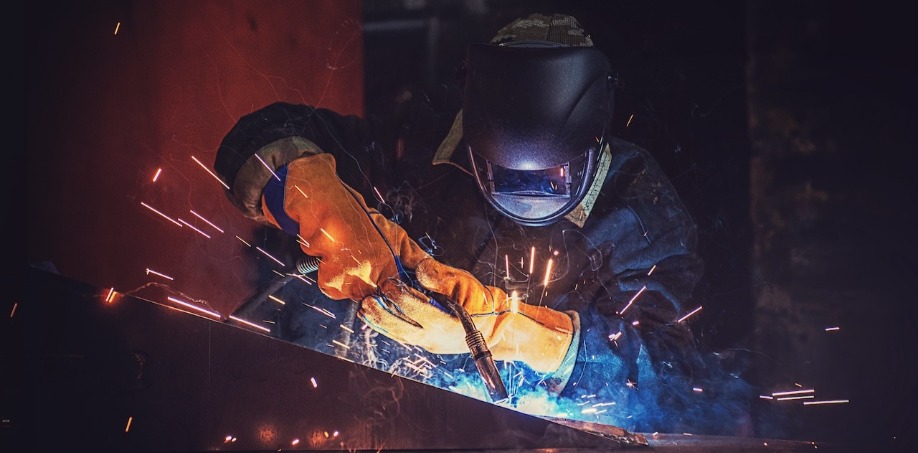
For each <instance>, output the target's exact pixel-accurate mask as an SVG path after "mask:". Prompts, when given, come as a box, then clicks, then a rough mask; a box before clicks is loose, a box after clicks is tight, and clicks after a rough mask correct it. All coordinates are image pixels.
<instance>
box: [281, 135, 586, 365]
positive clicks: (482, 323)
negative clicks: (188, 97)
mask: <svg viewBox="0 0 918 453" xmlns="http://www.w3.org/2000/svg"><path fill="white" fill-rule="evenodd" d="M263 202H264V200H263ZM283 211H284V212H283V215H286V216H287V217H289V219H285V223H286V222H287V220H292V221H293V222H296V224H298V230H299V234H298V240H299V242H300V246H301V248H302V250H303V252H305V253H306V254H307V255H310V256H314V257H317V258H319V266H318V267H319V269H318V277H317V279H316V280H317V282H318V285H319V288H320V289H321V290H322V292H323V293H325V294H326V295H327V296H328V297H330V298H332V299H336V300H341V299H351V300H355V301H361V309H360V316H361V318H362V319H363V320H364V321H365V322H367V324H368V325H370V326H371V327H372V328H374V329H375V330H377V331H379V332H380V333H382V334H384V335H386V336H389V337H390V338H393V339H395V340H398V341H401V342H403V343H406V344H413V345H417V346H420V347H422V348H424V349H426V350H428V351H430V352H433V353H438V354H459V353H468V352H469V349H468V345H467V344H466V341H465V335H466V332H465V331H464V329H463V327H462V324H461V322H460V321H459V319H458V318H457V316H456V315H455V314H453V313H451V312H450V311H448V310H444V309H443V308H442V307H438V306H436V305H434V304H432V303H431V302H430V300H431V299H430V298H429V296H427V295H425V294H424V293H422V292H421V291H420V290H419V289H418V288H416V287H413V286H411V285H410V284H409V283H411V282H406V281H405V280H404V279H403V278H402V277H404V276H403V275H400V274H399V270H400V269H399V267H398V265H397V264H396V261H395V257H396V256H398V257H399V258H400V260H401V264H402V265H403V266H404V268H405V269H414V271H415V278H416V283H417V284H420V286H421V287H423V289H425V290H427V291H432V292H436V293H439V294H442V295H445V296H447V297H450V298H451V300H453V301H455V302H456V303H457V304H459V305H461V306H463V307H464V308H465V309H466V311H467V312H468V313H469V314H470V315H471V316H472V319H473V320H474V322H475V325H476V326H477V328H478V330H479V331H480V332H481V334H482V335H483V337H484V339H485V341H486V343H487V345H488V348H489V349H490V350H491V353H492V355H493V357H494V359H495V360H506V361H522V362H525V363H526V364H527V365H528V366H529V367H530V368H532V369H533V370H535V371H538V372H544V373H553V372H555V371H557V370H558V369H559V367H560V366H561V363H562V361H564V359H565V357H566V356H568V357H569V354H568V352H569V351H570V350H571V345H572V342H573V337H574V330H575V329H574V325H573V321H572V317H571V315H568V314H566V313H562V312H559V311H556V310H552V309H549V308H546V307H537V306H533V305H528V304H525V303H519V304H516V303H511V302H512V301H511V300H510V299H509V297H508V296H507V293H506V292H504V291H503V290H501V289H500V288H496V287H492V286H485V285H483V284H481V282H479V281H478V280H477V279H476V278H475V277H474V276H472V274H470V273H468V272H466V271H464V270H461V269H456V268H453V267H450V266H447V265H444V264H442V263H440V262H438V261H436V260H435V259H433V258H431V257H430V255H428V254H427V253H426V252H425V251H424V250H422V249H421V248H420V247H419V246H418V245H417V243H415V242H414V241H413V240H411V238H409V237H408V235H407V234H406V233H405V231H404V230H403V229H402V228H401V227H400V226H399V225H398V224H396V223H393V222H391V221H389V220H388V219H387V218H385V216H383V215H381V214H380V213H378V212H377V211H375V210H372V209H370V208H369V207H368V206H367V204H366V202H365V201H364V199H363V197H362V196H361V195H360V194H359V193H357V192H356V191H355V190H354V189H352V188H351V187H349V186H347V185H346V184H344V183H343V182H342V181H341V180H340V179H338V176H337V174H336V169H335V159H334V156H332V155H331V154H326V153H321V154H316V155H311V156H306V157H301V158H298V159H295V160H293V161H291V162H289V163H288V164H287V174H286V185H285V187H284V201H283ZM264 214H265V217H266V218H267V219H268V221H270V222H271V223H273V224H274V225H275V226H278V227H280V226H279V225H280V222H278V219H277V215H276V214H277V213H272V212H270V211H269V210H268V209H265V212H264ZM574 346H575V347H576V345H574ZM574 349H575V348H574Z"/></svg>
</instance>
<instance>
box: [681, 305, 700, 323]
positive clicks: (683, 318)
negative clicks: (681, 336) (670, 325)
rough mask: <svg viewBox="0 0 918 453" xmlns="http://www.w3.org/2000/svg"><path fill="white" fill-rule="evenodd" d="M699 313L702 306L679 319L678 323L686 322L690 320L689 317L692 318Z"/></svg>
mask: <svg viewBox="0 0 918 453" xmlns="http://www.w3.org/2000/svg"><path fill="white" fill-rule="evenodd" d="M699 311H701V305H699V306H698V308H696V309H694V310H692V311H690V312H689V313H688V314H687V315H685V316H683V317H681V318H679V320H678V321H676V322H682V321H685V320H686V319H688V317H689V316H692V315H694V314H695V313H698V312H699Z"/></svg>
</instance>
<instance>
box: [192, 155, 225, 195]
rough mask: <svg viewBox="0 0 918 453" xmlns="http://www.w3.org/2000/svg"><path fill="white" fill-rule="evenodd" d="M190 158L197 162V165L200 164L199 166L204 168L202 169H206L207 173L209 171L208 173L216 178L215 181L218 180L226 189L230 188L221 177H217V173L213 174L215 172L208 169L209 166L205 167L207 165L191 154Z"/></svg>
mask: <svg viewBox="0 0 918 453" xmlns="http://www.w3.org/2000/svg"><path fill="white" fill-rule="evenodd" d="M191 160H193V161H195V162H197V164H198V165H200V166H201V168H203V169H204V171H206V172H207V173H210V175H211V176H213V177H214V179H216V180H217V182H219V183H220V184H221V185H223V187H225V188H226V190H230V186H228V185H226V183H225V182H223V180H222V179H220V177H219V176H217V175H215V174H214V172H212V171H210V169H209V168H207V165H204V164H202V163H201V161H199V160H198V158H197V157H194V156H191Z"/></svg>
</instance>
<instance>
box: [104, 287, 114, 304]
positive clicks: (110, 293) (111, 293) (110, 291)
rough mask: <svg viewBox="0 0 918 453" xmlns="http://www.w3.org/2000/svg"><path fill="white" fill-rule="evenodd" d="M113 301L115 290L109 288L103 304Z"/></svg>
mask: <svg viewBox="0 0 918 453" xmlns="http://www.w3.org/2000/svg"><path fill="white" fill-rule="evenodd" d="M114 299H115V288H109V289H108V294H107V295H106V296H105V302H108V303H111V301H112V300H114Z"/></svg>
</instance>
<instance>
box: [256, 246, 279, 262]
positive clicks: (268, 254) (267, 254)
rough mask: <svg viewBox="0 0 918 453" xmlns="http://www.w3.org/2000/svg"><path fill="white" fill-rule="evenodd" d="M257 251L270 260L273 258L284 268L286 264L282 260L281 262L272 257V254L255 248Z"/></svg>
mask: <svg viewBox="0 0 918 453" xmlns="http://www.w3.org/2000/svg"><path fill="white" fill-rule="evenodd" d="M255 250H258V251H259V252H261V253H262V254H263V255H264V256H267V257H268V258H271V259H272V260H274V261H275V262H276V263H277V264H280V265H281V266H284V263H282V262H281V260H279V259H277V258H275V257H273V256H271V254H270V253H268V252H266V251H264V250H263V249H262V248H261V247H255Z"/></svg>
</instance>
